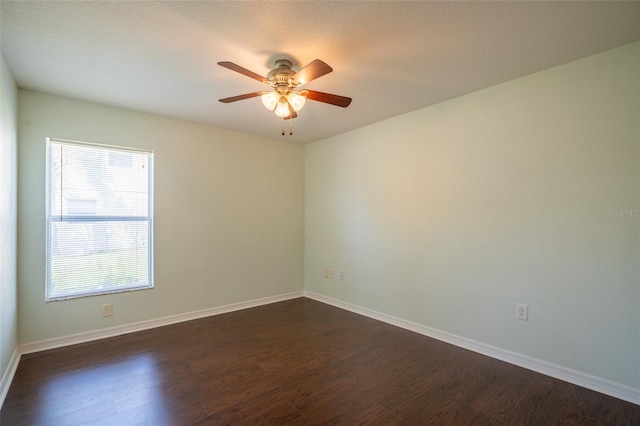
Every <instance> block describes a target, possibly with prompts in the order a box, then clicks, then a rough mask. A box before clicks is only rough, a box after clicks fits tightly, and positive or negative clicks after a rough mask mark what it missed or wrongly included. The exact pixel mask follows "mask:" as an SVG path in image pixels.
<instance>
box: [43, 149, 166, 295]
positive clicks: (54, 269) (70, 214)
mask: <svg viewBox="0 0 640 426" xmlns="http://www.w3.org/2000/svg"><path fill="white" fill-rule="evenodd" d="M152 183H153V154H152V153H150V152H143V151H136V150H132V149H127V148H117V147H111V146H102V145H93V144H88V143H80V142H72V141H65V140H59V139H47V262H46V263H47V273H46V281H47V283H46V300H59V299H69V298H74V297H81V296H89V295H95V294H103V293H112V292H117V291H125V290H135V289H143V288H151V287H153V244H152V240H153V238H152V237H153V223H152V212H153V205H152V203H153V201H152V200H153V197H152V195H153V191H152Z"/></svg>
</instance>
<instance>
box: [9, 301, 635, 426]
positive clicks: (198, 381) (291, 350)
mask: <svg viewBox="0 0 640 426" xmlns="http://www.w3.org/2000/svg"><path fill="white" fill-rule="evenodd" d="M0 421H1V424H2V425H3V426H4V425H47V426H49V425H56V426H57V425H154V426H156V425H158V426H161V425H218V424H230V425H257V424H263V425H323V424H324V425H344V424H348V425H407V424H444V425H449V424H452V425H470V424H473V425H484V424H486V425H496V424H498V425H500V424H504V425H520V424H521V425H539V424H569V425H571V424H574V425H589V424H594V425H600V424H613V425H640V406H638V405H634V404H631V403H628V402H625V401H621V400H618V399H615V398H611V397H608V396H606V395H602V394H599V393H597V392H593V391H590V390H587V389H584V388H581V387H578V386H574V385H571V384H569V383H566V382H562V381H559V380H556V379H553V378H551V377H547V376H544V375H541V374H538V373H534V372H532V371H529V370H526V369H523V368H520V367H517V366H514V365H511V364H507V363H504V362H501V361H498V360H495V359H492V358H488V357H485V356H482V355H479V354H477V353H474V352H471V351H467V350H464V349H461V348H457V347H455V346H452V345H449V344H446V343H443V342H440V341H437V340H434V339H430V338H428V337H425V336H422V335H419V334H416V333H412V332H409V331H407V330H403V329H400V328H397V327H393V326H391V325H388V324H385V323H381V322H378V321H375V320H373V319H370V318H366V317H362V316H359V315H356V314H354V313H351V312H347V311H344V310H341V309H338V308H335V307H332V306H329V305H325V304H322V303H319V302H316V301H313V300H309V299H304V298H300V299H295V300H289V301H285V302H281V303H275V304H272V305H266V306H261V307H258V308H253V309H247V310H244V311H239V312H233V313H228V314H224V315H219V316H214V317H209V318H203V319H200V320H195V321H189V322H184V323H180V324H174V325H171V326H167V327H162V328H157V329H152V330H146V331H142V332H138V333H132V334H127V335H124V336H119V337H114V338H109V339H105V340H101V341H96V342H90V343H86V344H81V345H74V346H69V347H65V348H59V349H53V350H50V351H44V352H39V353H34V354H29V355H25V356H24V357H23V358H22V360H21V362H20V365H19V366H18V370H17V372H16V375H15V378H14V380H13V383H12V385H11V388H10V389H9V393H8V395H7V398H6V400H5V403H4V406H3V407H2V410H1V412H0Z"/></svg>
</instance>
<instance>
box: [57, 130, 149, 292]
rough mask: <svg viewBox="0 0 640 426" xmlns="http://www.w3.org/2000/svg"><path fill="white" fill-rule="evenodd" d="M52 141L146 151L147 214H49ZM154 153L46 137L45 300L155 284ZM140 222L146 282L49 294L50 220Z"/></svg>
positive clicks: (127, 150)
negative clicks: (145, 226) (145, 244)
mask: <svg viewBox="0 0 640 426" xmlns="http://www.w3.org/2000/svg"><path fill="white" fill-rule="evenodd" d="M53 144H61V145H63V146H64V145H76V146H86V147H90V148H95V149H101V150H105V151H106V152H107V153H112V152H129V153H130V152H134V153H142V154H146V155H147V158H148V162H147V164H148V170H147V174H148V176H147V194H148V206H147V215H146V216H109V215H95V214H94V215H91V214H75V213H73V214H67V215H64V214H62V211H61V212H60V214H52V198H53V197H52V195H53V194H52V184H53V183H52V178H53V175H52V166H53V158H52V145H53ZM153 160H154V154H153V151H150V150H145V149H138V148H130V147H122V146H114V145H106V144H100V143H92V142H83V141H75V140H69V139H60V138H50V137H47V138H46V160H45V161H46V172H45V173H46V176H45V177H46V186H45V199H46V201H45V220H46V231H45V232H46V235H45V250H46V254H45V302H55V301H59V300H69V299H77V298H83V297H91V296H100V295H105V294H113V293H122V292H129V291H138V290H149V289H153V288H154V285H155V283H154V275H153V270H154V257H153V254H154V253H153V252H154V250H153V245H154V244H153V235H154V232H153V192H154V191H153V189H154V188H153V178H154V166H153V163H154V161H153ZM107 221H109V222H140V221H144V222H147V223H148V236H147V241H148V247H147V256H148V263H147V268H148V271H147V274H148V275H147V276H148V278H149V279H148V282H147V283H144V284H139V285H129V286H126V287H122V288H109V289H100V290H87V291H74V292H71V291H69V292H67V293H65V294H64V295H51V292H52V291H51V290H52V282H51V279H52V275H53V274H52V273H51V268H52V261H51V259H52V241H51V224H52V223H53V222H71V223H98V222H107Z"/></svg>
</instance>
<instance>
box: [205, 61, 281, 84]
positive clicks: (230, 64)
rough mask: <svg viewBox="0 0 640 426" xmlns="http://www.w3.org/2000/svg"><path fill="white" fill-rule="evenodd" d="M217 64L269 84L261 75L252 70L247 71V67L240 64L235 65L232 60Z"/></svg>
mask: <svg viewBox="0 0 640 426" xmlns="http://www.w3.org/2000/svg"><path fill="white" fill-rule="evenodd" d="M218 65H220V66H221V67H225V68H227V69H230V70H231V71H235V72H238V73H240V74H242V75H246V76H247V77H250V78H253V79H254V80H258V81H259V82H261V83H265V84H269V80H267V79H266V78H264V77H263V76H261V75H259V74H256V73H255V72H253V71H249V70H248V69H246V68H243V67H241V66H240V65H236V64H234V63H233V62H229V61H223V62H218Z"/></svg>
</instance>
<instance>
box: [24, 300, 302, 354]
mask: <svg viewBox="0 0 640 426" xmlns="http://www.w3.org/2000/svg"><path fill="white" fill-rule="evenodd" d="M303 296H304V292H302V291H295V292H293V293H286V294H281V295H278V296H270V297H263V298H261V299H254V300H249V301H246V302H239V303H232V304H230V305H224V306H218V307H214V308H208V309H202V310H199V311H193V312H186V313H184V314H177V315H170V316H168V317H163V318H157V319H153V320H148V321H140V322H136V323H133V324H127V325H120V326H116V327H109V328H103V329H100V330H95V331H88V332H85V333H78V334H73V335H70V336H63V337H55V338H52V339H46V340H40V341H37V342H31V343H24V344H21V345H20V352H21V353H22V354H29V353H33V352H40V351H45V350H48V349H54V348H60V347H63V346H69V345H75V344H78V343H85V342H90V341H93V340H100V339H106V338H108V337H115V336H121V335H123V334H128V333H135V332H136V331H143V330H148V329H151V328H156V327H162V326H165V325H171V324H176V323H179V322H184V321H191V320H194V319H199V318H205V317H210V316H213V315H220V314H226V313H228V312H233V311H239V310H242V309H248V308H255V307H257V306H262V305H268V304H270V303H276V302H282V301H285V300H290V299H295V298H298V297H303Z"/></svg>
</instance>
